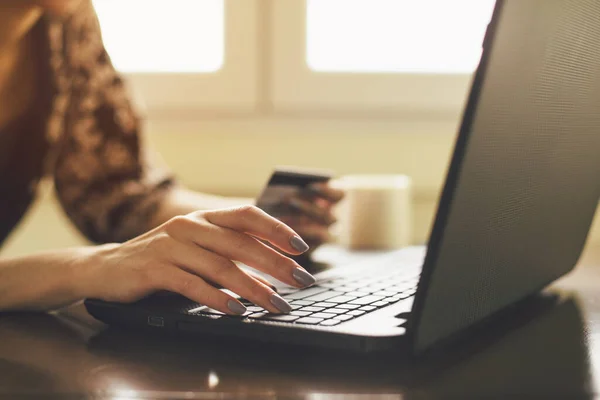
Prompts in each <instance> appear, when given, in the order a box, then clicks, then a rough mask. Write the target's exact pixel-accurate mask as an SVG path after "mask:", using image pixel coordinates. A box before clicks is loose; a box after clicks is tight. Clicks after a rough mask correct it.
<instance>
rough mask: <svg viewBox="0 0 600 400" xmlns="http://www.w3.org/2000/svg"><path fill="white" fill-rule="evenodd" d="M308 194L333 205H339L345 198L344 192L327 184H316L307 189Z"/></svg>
mask: <svg viewBox="0 0 600 400" xmlns="http://www.w3.org/2000/svg"><path fill="white" fill-rule="evenodd" d="M305 191H306V192H308V193H310V194H312V195H316V196H319V197H322V198H324V199H326V200H328V201H330V202H332V203H337V202H339V201H340V200H342V199H343V198H344V195H345V193H344V191H343V190H341V189H336V188H333V187H331V186H329V185H327V184H325V183H314V184H312V185H309V186H307V187H306V189H305Z"/></svg>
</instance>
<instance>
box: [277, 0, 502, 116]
mask: <svg viewBox="0 0 600 400" xmlns="http://www.w3.org/2000/svg"><path fill="white" fill-rule="evenodd" d="M275 3H276V4H274V5H273V7H274V11H273V13H272V15H273V20H272V24H273V26H274V28H273V32H275V33H274V35H273V37H272V39H271V40H272V46H273V55H274V56H273V59H272V63H273V65H272V71H273V73H274V78H273V79H274V83H273V84H272V86H271V96H272V98H273V103H274V104H275V107H276V108H279V109H282V110H289V109H295V110H306V111H308V110H311V109H319V110H324V109H326V110H330V111H333V112H342V113H348V112H352V113H367V114H369V113H372V112H373V111H376V112H377V113H378V114H381V113H388V112H389V113H393V114H394V115H399V116H400V115H401V116H402V117H403V118H405V117H407V116H408V115H428V116H431V115H432V113H438V114H440V116H444V117H451V118H456V116H457V115H458V114H459V113H460V111H461V109H462V105H463V104H464V99H465V95H466V93H467V90H468V87H469V83H470V80H471V76H472V72H473V71H474V69H475V67H476V66H477V64H478V62H479V58H480V56H481V43H482V40H483V36H484V34H485V30H486V27H487V24H488V23H489V20H490V17H491V12H492V9H493V6H494V4H495V1H493V0H455V1H447V0H419V1H414V0H298V1H277V2H275Z"/></svg>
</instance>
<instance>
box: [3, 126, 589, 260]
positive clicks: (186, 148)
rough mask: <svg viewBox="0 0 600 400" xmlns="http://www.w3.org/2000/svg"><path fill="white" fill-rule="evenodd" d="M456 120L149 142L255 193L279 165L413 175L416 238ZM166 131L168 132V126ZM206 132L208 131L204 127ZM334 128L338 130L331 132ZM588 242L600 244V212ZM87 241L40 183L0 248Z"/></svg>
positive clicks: (213, 129)
mask: <svg viewBox="0 0 600 400" xmlns="http://www.w3.org/2000/svg"><path fill="white" fill-rule="evenodd" d="M455 131H456V123H455V122H448V121H446V122H444V121H438V122H435V121H433V122H432V121H429V122H413V123H408V122H399V121H394V120H386V119H382V120H380V121H372V120H363V119H360V118H356V119H354V120H352V119H350V120H345V121H335V120H330V119H320V120H318V119H312V120H309V119H301V118H282V119H267V118H265V119H260V118H258V119H257V118H227V119H214V120H208V121H205V122H203V123H201V124H198V123H191V122H185V121H180V122H179V123H177V124H173V123H170V124H169V125H168V126H167V125H165V124H164V123H154V124H151V125H150V126H149V135H148V141H149V144H150V145H151V146H152V147H153V148H155V149H159V150H160V153H161V154H162V157H163V158H164V161H165V162H166V163H167V164H168V165H169V166H170V167H171V168H172V169H173V171H174V172H175V173H176V174H177V175H178V176H179V178H180V179H181V181H182V182H183V183H185V184H186V185H188V186H190V187H192V188H196V189H202V190H205V191H209V192H214V193H220V194H229V195H234V196H254V195H256V194H257V193H258V191H259V190H260V188H261V187H262V185H263V184H264V183H265V180H266V179H267V177H268V175H269V173H270V171H271V169H272V167H273V166H274V165H278V164H287V165H298V166H310V167H322V168H330V169H333V170H334V171H337V173H338V174H339V175H344V174H350V173H403V174H407V175H410V176H411V177H412V178H413V180H414V186H415V190H414V204H415V205H414V220H415V224H414V225H415V231H414V242H415V243H422V242H423V241H424V240H426V238H427V234H428V232H429V228H430V224H431V221H432V218H433V215H434V212H435V208H436V205H437V197H438V194H439V190H440V187H441V184H442V182H443V179H444V177H445V171H446V166H447V163H448V160H449V156H450V154H451V151H452V147H453V144H454V132H455ZM167 132H169V133H167ZM208 132H210V133H208ZM331 132H339V133H337V134H332V133H331ZM590 241H591V242H595V243H600V217H597V218H596V221H595V225H594V227H593V233H592V235H591V236H590ZM79 243H85V241H83V239H81V238H80V237H79V235H78V234H77V232H75V230H74V229H73V228H72V227H71V226H70V225H69V224H68V222H67V221H66V220H65V218H64V216H63V214H62V212H61V211H60V209H59V208H58V207H57V205H56V204H55V201H54V199H53V197H52V196H51V190H50V189H49V188H48V187H45V195H44V196H42V198H40V199H39V201H38V202H37V203H36V205H35V207H34V209H33V210H32V211H31V212H30V213H29V214H28V215H27V218H26V220H25V221H24V223H23V224H21V226H20V227H19V229H18V230H17V232H15V234H14V235H12V236H11V237H10V239H9V242H8V243H7V244H6V246H5V248H4V249H3V252H2V255H19V254H27V253H30V252H32V251H36V250H44V249H51V248H56V247H67V246H71V245H74V244H79Z"/></svg>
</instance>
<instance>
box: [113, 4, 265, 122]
mask: <svg viewBox="0 0 600 400" xmlns="http://www.w3.org/2000/svg"><path fill="white" fill-rule="evenodd" d="M223 1H224V10H225V16H224V17H225V24H224V26H225V41H224V44H225V49H224V59H223V63H222V66H221V68H220V69H219V70H217V71H214V72H198V73H146V72H123V73H122V74H123V76H124V77H125V79H126V81H127V82H128V83H129V85H130V89H131V91H132V93H133V98H134V99H135V102H136V103H137V105H138V108H140V109H141V110H142V111H143V113H144V114H146V116H148V117H150V118H152V119H156V118H159V119H160V118H173V117H181V116H189V115H197V114H203V113H209V114H212V113H220V112H223V111H227V112H249V111H252V110H253V109H255V108H256V104H257V99H258V91H259V87H258V83H257V80H256V76H257V75H258V73H259V70H258V58H259V51H258V49H259V43H258V40H259V34H258V33H259V18H258V15H259V3H260V2H261V0H244V1H239V0H223Z"/></svg>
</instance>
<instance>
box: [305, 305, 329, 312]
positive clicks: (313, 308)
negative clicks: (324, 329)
mask: <svg viewBox="0 0 600 400" xmlns="http://www.w3.org/2000/svg"><path fill="white" fill-rule="evenodd" d="M323 310H324V308H323V307H313V306H308V307H304V308H301V309H300V311H310V312H319V311H323Z"/></svg>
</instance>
